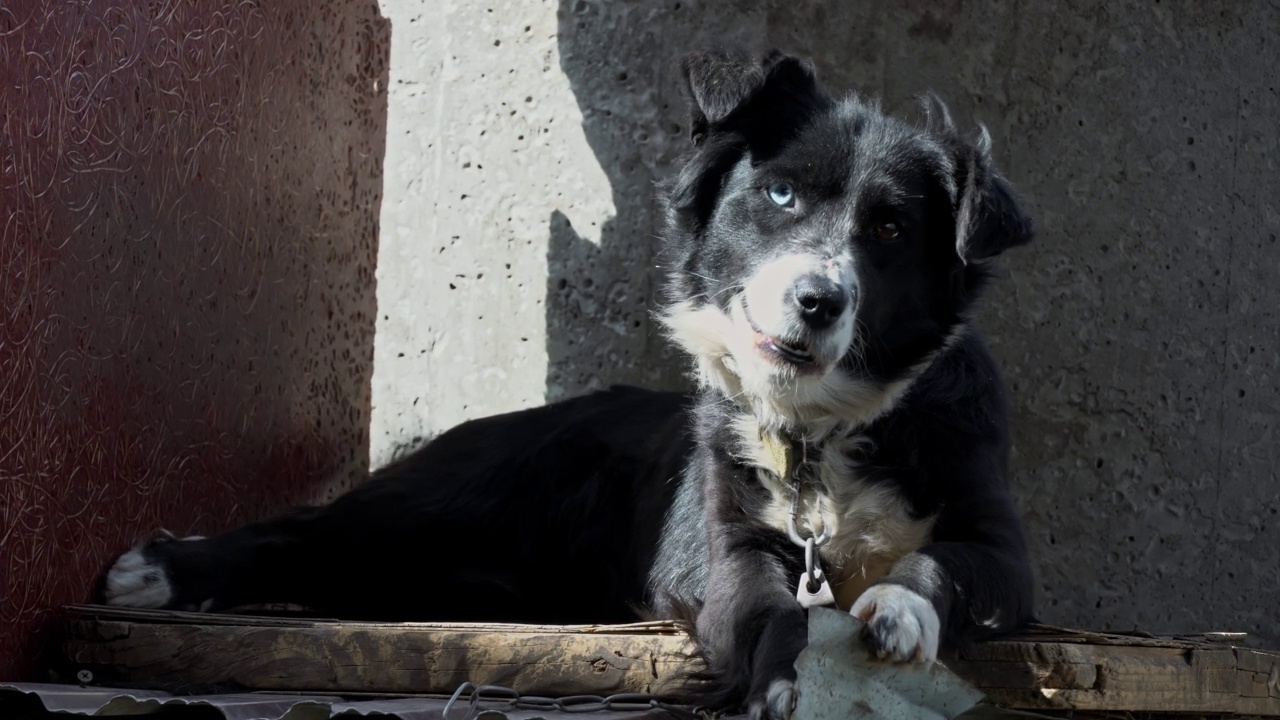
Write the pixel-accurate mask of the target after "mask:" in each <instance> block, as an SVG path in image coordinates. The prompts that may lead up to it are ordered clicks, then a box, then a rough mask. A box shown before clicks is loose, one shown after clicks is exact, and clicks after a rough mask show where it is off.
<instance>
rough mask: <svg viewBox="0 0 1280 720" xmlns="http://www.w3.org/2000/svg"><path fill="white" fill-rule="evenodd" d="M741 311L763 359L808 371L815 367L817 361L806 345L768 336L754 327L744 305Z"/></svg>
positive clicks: (798, 341)
mask: <svg viewBox="0 0 1280 720" xmlns="http://www.w3.org/2000/svg"><path fill="white" fill-rule="evenodd" d="M742 311H743V313H742V314H743V316H744V317H745V318H746V320H747V325H748V326H750V327H751V332H752V333H754V340H755V346H756V349H757V350H759V351H760V353H761V354H763V355H764V356H765V357H769V358H772V359H774V360H779V361H781V362H784V363H787V364H789V365H794V366H796V367H798V368H806V369H809V368H815V367H817V365H818V359H817V358H816V357H815V356H814V355H813V353H812V352H811V351H810V348H809V345H808V344H807V343H805V342H804V341H802V340H783V339H782V338H780V337H776V336H774V335H770V334H768V333H766V332H765V331H763V330H761V329H760V326H758V325H756V323H755V321H754V320H752V319H751V313H750V311H748V310H747V308H746V306H745V305H744V306H743V308H742Z"/></svg>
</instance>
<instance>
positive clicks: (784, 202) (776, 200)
mask: <svg viewBox="0 0 1280 720" xmlns="http://www.w3.org/2000/svg"><path fill="white" fill-rule="evenodd" d="M765 193H766V194H768V196H769V199H770V200H772V201H773V204H774V205H777V206H778V207H784V208H789V207H791V206H792V205H795V204H796V191H795V190H794V189H792V187H791V186H790V185H788V184H786V183H774V184H772V185H770V186H769V187H767V188H765Z"/></svg>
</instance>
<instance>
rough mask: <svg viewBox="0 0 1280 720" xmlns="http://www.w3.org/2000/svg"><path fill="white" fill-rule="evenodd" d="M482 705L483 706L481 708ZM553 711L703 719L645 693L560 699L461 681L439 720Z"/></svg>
mask: <svg viewBox="0 0 1280 720" xmlns="http://www.w3.org/2000/svg"><path fill="white" fill-rule="evenodd" d="M464 696H465V702H466V713H465V714H463V715H461V716H458V717H456V718H453V717H451V716H450V713H451V712H452V711H453V710H454V709H455V706H457V705H458V703H459V701H460V700H463V699H464ZM481 703H485V704H486V707H481V706H480V705H481ZM517 709H519V710H556V711H559V712H565V713H588V712H601V711H605V710H607V711H615V712H640V711H644V710H665V711H667V712H669V713H671V714H672V715H674V716H675V717H679V718H685V719H686V720H700V719H701V718H703V717H704V716H703V715H701V714H699V713H698V712H696V711H695V710H690V709H689V708H686V707H682V706H679V705H672V704H671V703H666V702H663V701H661V700H659V699H658V698H657V697H655V696H653V695H649V694H646V693H617V694H614V695H609V696H600V695H570V696H568V697H562V698H549V697H539V696H536V695H521V694H520V693H519V692H517V691H516V690H514V689H513V688H509V687H505V686H503V685H476V684H475V683H471V682H464V683H462V684H461V685H459V686H458V689H457V690H454V691H453V695H452V696H451V697H450V698H449V702H447V703H445V706H444V711H443V712H442V713H441V716H442V717H443V720H474V719H475V718H476V717H478V716H479V715H480V713H481V712H484V711H485V710H496V711H498V712H503V711H507V710H517Z"/></svg>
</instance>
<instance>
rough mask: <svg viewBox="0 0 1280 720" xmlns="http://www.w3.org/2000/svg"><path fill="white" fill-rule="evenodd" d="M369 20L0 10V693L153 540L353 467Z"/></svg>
mask: <svg viewBox="0 0 1280 720" xmlns="http://www.w3.org/2000/svg"><path fill="white" fill-rule="evenodd" d="M389 37H390V28H389V26H388V24H387V22H386V21H385V20H383V19H382V18H381V16H380V15H379V13H378V7H377V4H376V2H374V0H349V1H348V0H334V1H333V2H312V1H311V0H271V1H270V2H267V1H265V0H262V1H260V2H259V1H254V0H210V1H208V2H204V1H201V2H187V1H182V0H155V1H149V2H137V0H103V1H96V0H94V1H87V2H86V1H76V2H70V1H68V0H6V1H5V2H4V3H3V4H2V5H0V113H3V115H2V118H3V119H2V121H0V122H2V128H0V628H3V629H4V630H3V632H0V679H11V678H23V677H34V676H36V675H37V673H38V671H39V669H40V667H41V658H40V656H39V647H40V643H41V640H42V636H43V628H44V627H45V625H46V623H45V621H46V620H47V618H48V614H49V612H50V611H51V609H53V608H56V607H57V606H59V605H61V604H64V603H69V602H80V601H84V600H86V599H87V597H88V594H89V592H90V588H91V586H92V584H93V582H94V580H95V576H96V575H97V574H98V573H99V572H100V571H101V569H102V567H103V565H104V564H105V563H106V562H107V561H108V560H109V559H110V558H111V557H112V556H113V555H114V554H116V553H118V552H120V551H121V550H123V549H124V548H126V547H128V546H129V545H130V544H132V543H133V542H134V541H136V540H137V539H138V538H139V537H140V536H141V535H144V534H147V533H149V532H150V531H151V530H152V529H153V528H155V527H159V526H163V527H167V528H168V529H170V530H173V531H174V532H178V533H210V532H216V531H219V530H221V529H225V528H227V527H229V526H231V525H234V524H237V523H240V522H244V521H247V520H251V519H254V518H258V517H261V516H264V515H267V514H269V513H273V512H276V511H278V510H280V509H281V508H283V507H284V506H287V505H290V504H295V503H298V502H309V501H315V500H322V499H325V497H326V496H329V495H331V494H333V493H335V492H338V491H340V490H342V489H345V487H347V486H348V485H349V484H350V483H352V482H355V481H357V480H358V479H359V478H360V477H362V476H363V475H364V473H365V471H366V470H367V464H368V415H369V397H370V394H369V380H370V374H371V372H372V358H373V327H374V313H375V312H376V308H375V301H374V262H375V256H376V251H377V219H378V211H379V205H380V202H381V168H382V155H383V147H384V141H385V131H386V128H385V122H386V79H387V59H388V48H389Z"/></svg>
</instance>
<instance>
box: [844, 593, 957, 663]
mask: <svg viewBox="0 0 1280 720" xmlns="http://www.w3.org/2000/svg"><path fill="white" fill-rule="evenodd" d="M849 612H850V613H852V614H853V616H854V617H856V618H858V619H859V620H861V621H862V622H863V623H864V624H865V625H866V629H865V630H864V631H863V632H864V634H865V635H866V637H867V639H868V641H869V642H870V643H871V647H872V648H873V649H875V651H876V655H877V656H878V657H880V658H882V659H889V660H893V661H895V662H909V661H913V660H915V661H923V662H931V661H933V660H936V659H937V658H938V637H939V635H940V633H941V627H942V623H941V622H940V621H939V620H938V612H937V611H936V610H934V609H933V603H931V602H929V601H928V600H926V599H925V598H924V597H922V596H921V595H920V594H919V593H917V592H915V591H913V590H909V589H907V588H905V587H903V586H901V585H894V584H891V583H885V584H883V585H874V586H872V587H870V588H868V589H867V591H866V592H864V593H862V597H860V598H858V601H857V602H855V603H854V604H853V607H852V608H850V610H849Z"/></svg>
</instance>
